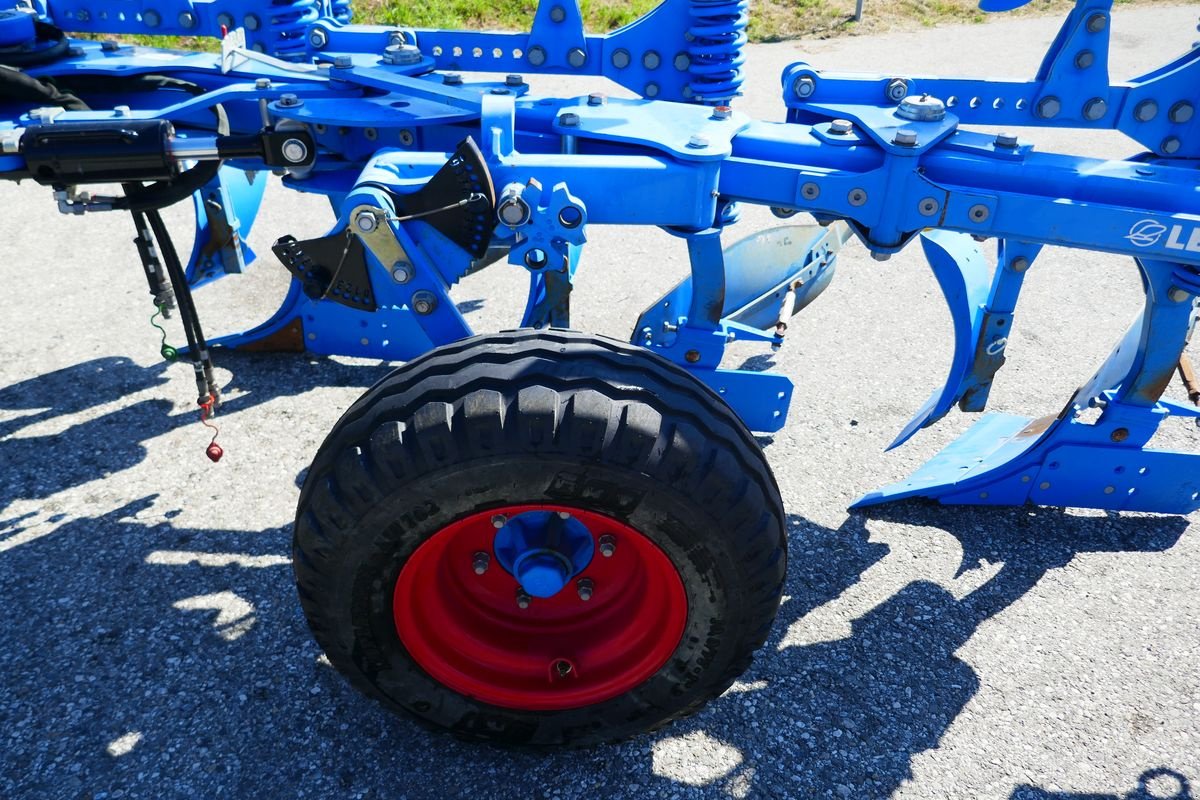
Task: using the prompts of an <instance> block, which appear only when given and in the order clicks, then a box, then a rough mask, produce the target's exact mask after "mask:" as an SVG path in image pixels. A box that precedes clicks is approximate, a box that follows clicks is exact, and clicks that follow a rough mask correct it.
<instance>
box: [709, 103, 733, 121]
mask: <svg viewBox="0 0 1200 800" xmlns="http://www.w3.org/2000/svg"><path fill="white" fill-rule="evenodd" d="M732 116H733V109H732V108H730V107H729V106H717V107H716V108H714V109H713V113H712V118H713V119H730V118H731V117H732Z"/></svg>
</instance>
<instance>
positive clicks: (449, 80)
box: [442, 72, 463, 86]
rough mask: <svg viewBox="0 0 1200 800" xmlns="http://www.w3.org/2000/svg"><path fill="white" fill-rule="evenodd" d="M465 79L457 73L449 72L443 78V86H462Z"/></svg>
mask: <svg viewBox="0 0 1200 800" xmlns="http://www.w3.org/2000/svg"><path fill="white" fill-rule="evenodd" d="M462 82H463V77H462V75H459V74H458V73H457V72H447V73H446V74H445V75H443V76H442V84H443V85H444V86H462Z"/></svg>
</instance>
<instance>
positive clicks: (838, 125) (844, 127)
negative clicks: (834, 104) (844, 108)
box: [829, 119, 854, 136]
mask: <svg viewBox="0 0 1200 800" xmlns="http://www.w3.org/2000/svg"><path fill="white" fill-rule="evenodd" d="M853 130H854V123H853V122H851V121H850V120H848V119H835V120H834V121H833V122H830V123H829V132H830V133H831V134H833V135H834V136H845V135H847V134H848V133H850V132H851V131H853Z"/></svg>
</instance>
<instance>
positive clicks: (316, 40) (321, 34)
mask: <svg viewBox="0 0 1200 800" xmlns="http://www.w3.org/2000/svg"><path fill="white" fill-rule="evenodd" d="M327 44H329V34H327V33H325V31H324V30H322V29H321V28H313V29H312V30H311V31H309V32H308V45H309V47H311V48H312V49H314V50H320V49H321V48H322V47H324V46H325V45H327Z"/></svg>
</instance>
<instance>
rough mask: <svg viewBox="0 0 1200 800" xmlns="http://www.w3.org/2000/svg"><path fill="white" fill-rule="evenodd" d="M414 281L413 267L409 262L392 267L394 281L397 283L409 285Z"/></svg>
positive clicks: (400, 262)
mask: <svg viewBox="0 0 1200 800" xmlns="http://www.w3.org/2000/svg"><path fill="white" fill-rule="evenodd" d="M412 279H413V265H412V264H410V263H408V262H407V261H397V262H396V263H395V264H393V265H392V280H394V281H395V282H396V283H408V282H409V281H411V280H412Z"/></svg>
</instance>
